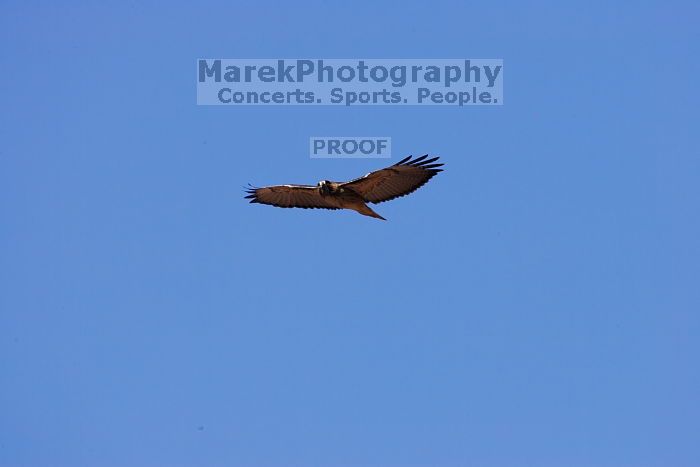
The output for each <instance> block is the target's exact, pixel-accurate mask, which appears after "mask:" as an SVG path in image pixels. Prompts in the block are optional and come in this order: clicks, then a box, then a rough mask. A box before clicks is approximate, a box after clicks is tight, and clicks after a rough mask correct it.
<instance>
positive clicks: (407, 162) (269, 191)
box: [245, 154, 444, 220]
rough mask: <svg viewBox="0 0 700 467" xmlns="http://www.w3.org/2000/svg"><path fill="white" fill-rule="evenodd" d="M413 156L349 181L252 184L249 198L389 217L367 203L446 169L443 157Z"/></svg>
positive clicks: (385, 198) (413, 186) (401, 191)
mask: <svg viewBox="0 0 700 467" xmlns="http://www.w3.org/2000/svg"><path fill="white" fill-rule="evenodd" d="M412 157H413V156H408V157H407V158H405V159H403V160H401V161H399V162H397V163H396V164H394V165H392V166H389V167H386V168H384V169H381V170H376V171H374V172H370V173H368V174H367V175H365V176H364V177H360V178H356V179H355V180H351V181H349V182H331V181H330V180H321V181H320V182H318V184H317V185H316V186H313V185H273V186H266V187H262V188H255V187H253V186H250V188H247V189H246V193H247V196H246V197H245V198H246V199H250V202H251V203H260V204H270V205H272V206H277V207H280V208H303V209H352V210H353V211H357V212H359V213H360V214H362V215H364V216H370V217H375V218H377V219H381V220H386V219H384V218H383V217H382V216H380V215H379V214H377V213H376V212H374V211H373V210H372V209H371V208H370V207H369V206H367V203H374V204H377V203H382V202H384V201H389V200H392V199H394V198H398V197H400V196H405V195H407V194H410V193H413V192H414V191H416V190H417V189H418V188H420V187H422V186H423V185H425V184H426V183H427V182H428V180H430V179H431V178H433V177H434V176H435V175H437V173H438V172H442V169H440V168H439V167H442V166H443V165H444V164H436V163H435V161H437V160H438V159H439V157H433V158H431V159H428V155H427V154H426V155H425V156H421V157H418V158H416V159H412Z"/></svg>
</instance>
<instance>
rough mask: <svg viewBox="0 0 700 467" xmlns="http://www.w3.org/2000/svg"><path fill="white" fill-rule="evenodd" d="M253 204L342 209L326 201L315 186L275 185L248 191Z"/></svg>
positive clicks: (252, 188)
mask: <svg viewBox="0 0 700 467" xmlns="http://www.w3.org/2000/svg"><path fill="white" fill-rule="evenodd" d="M246 193H248V196H246V199H249V200H250V202H251V203H260V204H270V205H272V206H277V207H278V208H303V209H340V208H338V207H337V206H335V205H333V204H331V202H332V201H330V200H326V199H325V198H324V197H323V196H321V195H320V194H319V192H318V189H317V188H316V187H314V186H308V185H274V186H266V187H262V188H255V187H253V186H251V187H250V188H247V189H246Z"/></svg>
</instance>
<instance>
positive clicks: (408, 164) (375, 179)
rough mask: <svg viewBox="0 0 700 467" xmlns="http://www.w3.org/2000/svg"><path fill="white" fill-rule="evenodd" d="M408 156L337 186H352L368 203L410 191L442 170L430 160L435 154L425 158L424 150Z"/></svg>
mask: <svg viewBox="0 0 700 467" xmlns="http://www.w3.org/2000/svg"><path fill="white" fill-rule="evenodd" d="M412 157H413V156H408V157H407V158H405V159H403V160H401V161H399V162H397V163H396V164H394V165H392V166H390V167H387V168H385V169H381V170H377V171H375V172H370V173H368V174H367V175H365V176H364V177H361V178H358V179H355V180H352V181H349V182H345V183H342V184H341V185H340V186H342V187H344V188H350V189H352V190H353V191H354V192H355V193H357V194H358V195H360V196H362V197H363V198H364V199H365V201H368V202H370V203H381V202H383V201H389V200H391V199H394V198H398V197H400V196H405V195H407V194H409V193H413V192H414V191H416V190H417V189H418V188H420V187H422V186H423V185H425V184H426V183H427V182H428V180H430V179H431V178H433V177H434V176H435V175H437V174H438V172H442V169H439V168H438V167H441V166H443V165H444V164H435V163H434V162H435V161H437V160H438V159H439V157H433V158H432V159H426V158H427V157H428V155H427V154H426V155H425V156H421V157H419V158H417V159H411V158H412Z"/></svg>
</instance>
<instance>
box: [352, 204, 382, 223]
mask: <svg viewBox="0 0 700 467" xmlns="http://www.w3.org/2000/svg"><path fill="white" fill-rule="evenodd" d="M357 212H359V213H360V214H362V215H363V216H369V217H374V218H376V219H381V220H383V221H385V220H386V219H384V218H383V217H382V216H380V215H379V214H377V213H376V212H374V211H372V208H370V207H369V206H367V205H366V204H363V205H362V206H359V207H358V209H357Z"/></svg>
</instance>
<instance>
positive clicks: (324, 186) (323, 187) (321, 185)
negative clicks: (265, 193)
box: [317, 180, 331, 195]
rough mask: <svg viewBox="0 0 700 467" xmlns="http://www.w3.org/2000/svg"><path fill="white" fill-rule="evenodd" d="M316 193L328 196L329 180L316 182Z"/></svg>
mask: <svg viewBox="0 0 700 467" xmlns="http://www.w3.org/2000/svg"><path fill="white" fill-rule="evenodd" d="M317 186H318V191H319V193H321V194H322V195H330V194H331V182H330V180H321V181H320V182H318V185H317Z"/></svg>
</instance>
